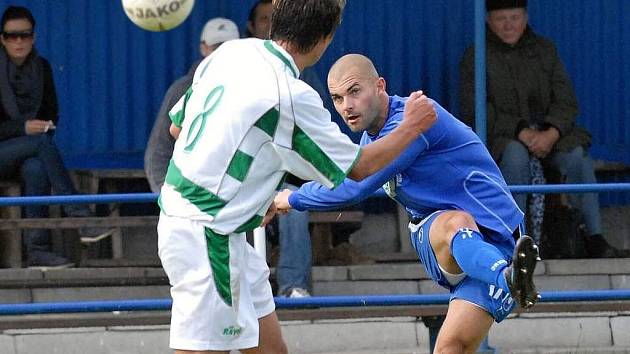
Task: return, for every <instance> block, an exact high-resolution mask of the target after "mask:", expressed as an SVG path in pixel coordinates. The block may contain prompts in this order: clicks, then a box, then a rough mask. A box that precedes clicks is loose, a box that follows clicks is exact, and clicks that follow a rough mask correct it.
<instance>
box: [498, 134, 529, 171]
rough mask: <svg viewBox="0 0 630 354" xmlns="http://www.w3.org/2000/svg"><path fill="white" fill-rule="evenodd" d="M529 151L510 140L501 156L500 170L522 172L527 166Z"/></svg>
mask: <svg viewBox="0 0 630 354" xmlns="http://www.w3.org/2000/svg"><path fill="white" fill-rule="evenodd" d="M529 158H530V157H529V150H527V148H526V147H525V145H523V144H521V143H520V142H518V141H516V140H510V142H509V143H508V144H507V145H506V146H505V150H503V153H502V154H501V161H500V166H501V169H502V170H503V169H509V170H522V169H527V168H528V166H529Z"/></svg>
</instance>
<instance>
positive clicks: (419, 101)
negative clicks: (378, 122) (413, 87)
mask: <svg viewBox="0 0 630 354" xmlns="http://www.w3.org/2000/svg"><path fill="white" fill-rule="evenodd" d="M404 114H405V115H404V120H403V122H405V123H407V124H411V126H413V127H414V130H417V131H418V132H421V133H424V132H426V131H427V130H429V128H431V126H432V125H433V124H434V123H435V121H436V120H437V114H436V113H435V107H433V102H431V100H429V98H428V97H427V96H425V95H424V94H423V93H422V91H415V92H413V93H412V94H411V95H409V98H408V99H407V103H406V104H405V113H404Z"/></svg>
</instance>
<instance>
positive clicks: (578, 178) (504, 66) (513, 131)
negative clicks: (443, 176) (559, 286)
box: [460, 0, 624, 257]
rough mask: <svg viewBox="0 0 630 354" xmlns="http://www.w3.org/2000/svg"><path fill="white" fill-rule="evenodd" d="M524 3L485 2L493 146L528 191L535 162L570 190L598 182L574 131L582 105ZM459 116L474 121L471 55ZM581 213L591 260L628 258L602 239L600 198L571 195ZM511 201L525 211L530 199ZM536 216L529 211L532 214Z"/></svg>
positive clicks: (509, 175)
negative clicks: (571, 186)
mask: <svg viewBox="0 0 630 354" xmlns="http://www.w3.org/2000/svg"><path fill="white" fill-rule="evenodd" d="M526 7H527V1H526V0H487V1H486V9H487V11H488V13H487V18H486V20H487V25H488V26H487V35H486V47H487V51H486V56H487V57H486V60H487V73H486V80H487V111H488V134H487V136H488V147H489V150H490V152H491V153H492V156H493V157H494V159H495V160H496V161H497V162H498V164H499V167H500V168H501V171H502V173H503V175H504V176H505V179H506V181H507V182H508V184H530V183H531V182H532V174H531V172H530V167H531V166H530V160H532V159H539V160H544V162H545V163H547V162H548V163H549V164H550V165H551V166H553V167H555V168H556V169H558V170H559V171H560V172H561V173H562V175H563V176H565V177H566V182H567V183H596V182H597V181H596V179H595V173H594V169H593V166H592V162H591V159H590V158H589V156H588V154H587V150H588V147H589V146H590V143H591V137H590V135H589V133H588V132H586V131H585V130H583V129H581V128H580V127H578V126H577V125H576V122H575V120H576V116H577V113H578V107H577V99H576V97H575V93H574V91H573V87H572V84H571V81H570V79H569V77H568V75H567V73H566V71H565V68H564V66H563V64H562V62H561V61H560V58H559V56H558V53H557V50H556V47H555V45H554V44H553V43H552V42H550V41H549V40H547V39H545V38H543V37H541V36H539V35H537V34H536V33H534V31H533V30H532V28H531V27H530V26H528V24H527V20H528V15H527V9H526ZM460 70H461V87H460V89H461V90H460V99H461V116H462V119H463V120H464V121H465V122H466V123H468V124H469V125H471V126H472V125H473V120H474V97H475V92H474V49H473V48H469V49H468V50H467V51H466V53H465V54H464V57H463V58H462V61H461V64H460ZM569 198H570V202H571V204H572V205H573V206H575V207H577V208H578V209H580V210H581V211H582V213H583V214H584V217H585V222H586V226H587V228H588V232H589V234H590V235H591V236H590V237H589V238H588V240H587V242H588V243H587V249H588V252H589V255H590V256H592V257H615V256H622V255H623V254H624V253H623V252H621V251H619V250H617V249H615V248H613V247H611V246H610V245H609V244H608V243H607V241H606V240H605V239H604V237H602V235H601V231H602V229H601V217H600V211H599V202H598V197H597V194H595V193H585V194H571V195H570V196H569ZM514 199H515V200H516V202H517V203H518V205H519V207H520V208H521V209H522V210H526V201H527V195H525V194H517V195H515V196H514ZM530 212H531V210H530Z"/></svg>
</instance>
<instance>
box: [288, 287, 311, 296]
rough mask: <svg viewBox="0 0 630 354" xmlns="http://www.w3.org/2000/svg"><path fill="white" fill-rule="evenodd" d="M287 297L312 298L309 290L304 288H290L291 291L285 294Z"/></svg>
mask: <svg viewBox="0 0 630 354" xmlns="http://www.w3.org/2000/svg"><path fill="white" fill-rule="evenodd" d="M284 296H285V297H291V298H300V297H310V296H311V294H310V293H309V292H308V290H306V289H303V288H290V289H289V290H287V291H285V292H284Z"/></svg>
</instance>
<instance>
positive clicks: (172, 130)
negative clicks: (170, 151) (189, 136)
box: [168, 123, 182, 140]
mask: <svg viewBox="0 0 630 354" xmlns="http://www.w3.org/2000/svg"><path fill="white" fill-rule="evenodd" d="M168 132H169V134H171V136H172V137H173V138H174V139H175V140H177V138H179V133H181V132H182V128H180V127H178V126H176V125H175V124H173V123H171V126H170V127H168Z"/></svg>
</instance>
